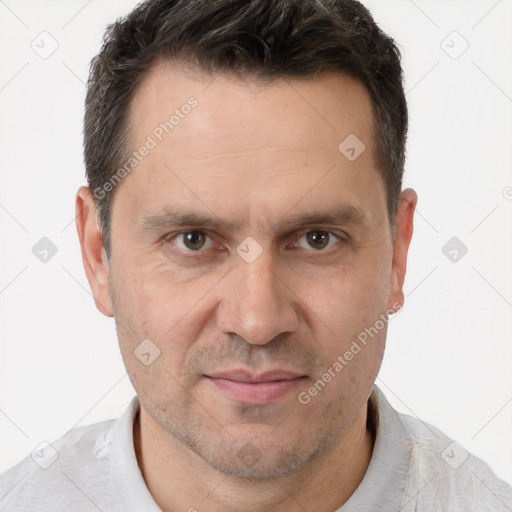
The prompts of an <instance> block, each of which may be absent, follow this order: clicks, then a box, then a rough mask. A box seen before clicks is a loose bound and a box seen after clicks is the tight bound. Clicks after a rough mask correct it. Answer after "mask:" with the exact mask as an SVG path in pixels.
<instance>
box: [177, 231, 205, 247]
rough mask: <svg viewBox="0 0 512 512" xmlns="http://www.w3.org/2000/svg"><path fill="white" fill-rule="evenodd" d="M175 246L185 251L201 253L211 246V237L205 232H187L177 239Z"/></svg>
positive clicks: (179, 235) (180, 234)
mask: <svg viewBox="0 0 512 512" xmlns="http://www.w3.org/2000/svg"><path fill="white" fill-rule="evenodd" d="M174 240H175V245H176V246H177V247H179V248H180V249H182V250H184V251H200V250H201V249H205V246H206V248H208V247H209V246H208V242H209V243H210V244H211V239H210V237H209V236H208V235H207V234H206V233H204V232H203V231H185V232H183V233H179V234H178V235H176V237H175V239H174Z"/></svg>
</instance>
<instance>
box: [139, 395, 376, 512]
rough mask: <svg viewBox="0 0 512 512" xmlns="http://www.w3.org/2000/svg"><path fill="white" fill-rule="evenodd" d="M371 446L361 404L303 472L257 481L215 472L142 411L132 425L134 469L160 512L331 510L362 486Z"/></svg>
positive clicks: (371, 437)
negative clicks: (351, 417)
mask: <svg viewBox="0 0 512 512" xmlns="http://www.w3.org/2000/svg"><path fill="white" fill-rule="evenodd" d="M373 445H374V435H373V433H372V432H371V429H368V428H367V407H366V405H365V406H364V407H363V408H362V409H361V411H360V412H359V414H358V415H357V416H356V418H355V419H354V421H353V422H352V423H351V425H350V426H349V427H348V429H347V430H346V431H345V432H344V434H343V435H342V436H341V437H340V438H339V439H338V441H337V442H336V443H335V445H334V446H332V447H331V448H329V449H327V450H326V451H325V452H324V453H323V454H322V455H320V456H319V457H317V458H316V459H315V460H313V461H311V462H310V463H309V464H308V465H307V466H306V467H304V468H303V469H302V470H300V471H299V472H297V473H295V474H292V475H288V476H285V477H281V478H274V479H261V480H256V479H246V478H239V477H233V476H229V475H225V474H223V473H220V472H218V471H216V470H215V469H213V468H212V467H211V466H209V465H208V464H207V463H206V462H205V461H204V460H203V459H201V458H200V457H198V456H197V455H196V454H195V453H193V452H191V451H190V450H189V449H188V448H187V447H185V446H183V445H182V444H181V443H180V442H179V441H177V440H176V439H174V438H173V437H171V436H170V435H168V434H167V433H164V432H162V430H161V428H160V427H159V426H158V425H157V424H156V423H155V422H154V421H153V419H152V418H151V416H149V414H148V413H147V412H146V411H145V410H144V408H143V407H142V406H141V410H140V414H139V415H137V418H136V421H135V423H134V446H135V452H136V455H137V461H138V464H139V467H140V469H141V471H142V474H143V476H144V480H145V481H146V485H147V486H148V489H149V491H150V493H151V494H152V496H153V498H154V500H155V501H156V503H157V504H158V506H159V507H160V508H161V509H162V510H163V511H164V512H173V511H176V510H187V511H190V512H193V511H194V510H196V511H201V510H208V511H209V512H220V511H222V512H234V511H237V510H244V511H246V512H266V511H285V510H286V511H287V512H299V511H300V512H303V511H304V509H306V510H318V511H332V510H336V509H337V508H339V507H341V506H342V505H343V504H344V503H345V502H346V501H347V500H348V499H349V498H350V496H351V495H352V494H353V492H354V491H355V490H356V488H357V487H358V486H359V484H360V483H361V481H362V479H363V477H364V474H365V472H366V470H367V468H368V465H369V463H370V459H371V455H372V450H373Z"/></svg>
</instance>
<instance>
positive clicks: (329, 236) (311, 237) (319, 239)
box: [299, 230, 339, 251]
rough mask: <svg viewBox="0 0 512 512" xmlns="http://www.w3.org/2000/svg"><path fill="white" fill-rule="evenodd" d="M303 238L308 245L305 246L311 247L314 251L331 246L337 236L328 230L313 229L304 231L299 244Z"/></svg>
mask: <svg viewBox="0 0 512 512" xmlns="http://www.w3.org/2000/svg"><path fill="white" fill-rule="evenodd" d="M303 239H305V240H306V242H307V244H308V246H309V247H305V248H312V249H314V250H316V251H322V250H323V249H326V248H331V247H333V246H334V245H335V243H336V242H337V240H338V239H339V237H338V236H336V235H335V234H333V233H330V232H329V231H321V230H315V231H308V232H307V233H304V234H303V235H302V236H301V237H300V239H299V246H300V244H301V240H303ZM302 247H303V248H304V246H302Z"/></svg>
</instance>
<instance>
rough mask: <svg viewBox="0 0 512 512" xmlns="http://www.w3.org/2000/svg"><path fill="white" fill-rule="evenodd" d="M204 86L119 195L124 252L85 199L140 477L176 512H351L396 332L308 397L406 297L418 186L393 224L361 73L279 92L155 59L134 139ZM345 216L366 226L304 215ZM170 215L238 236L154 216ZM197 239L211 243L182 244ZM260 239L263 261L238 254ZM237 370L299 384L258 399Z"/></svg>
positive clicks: (281, 83) (118, 231) (89, 266)
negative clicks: (230, 379)
mask: <svg viewBox="0 0 512 512" xmlns="http://www.w3.org/2000/svg"><path fill="white" fill-rule="evenodd" d="M191 95H193V96H194V97H195V98H196V99H197V102H198V104H197V106H196V107H195V108H194V109H192V111H191V112H190V114H188V115H187V116H185V117H184V119H182V120H180V123H179V124H178V125H177V126H175V127H174V129H173V131H172V132H171V133H170V134H169V135H168V136H166V137H164V139H163V140H162V142H160V143H159V144H158V145H157V147H156V148H154V149H153V150H152V151H151V152H150V153H149V154H148V156H146V157H145V158H144V159H143V160H142V161H141V162H140V163H139V164H138V165H137V167H136V168H135V169H134V170H133V171H131V173H130V174H129V175H128V176H127V177H126V178H124V179H123V181H122V182H121V183H120V184H119V185H118V186H117V188H116V190H115V200H114V205H113V213H112V225H111V232H112V253H111V257H110V260H107V257H106V255H105V251H104V249H103V241H102V237H101V230H100V226H99V221H98V217H97V213H96V209H95V205H94V201H93V198H92V196H91V193H90V190H89V189H88V188H87V187H81V188H80V189H79V191H78V194H77V198H76V211H77V229H78V234H79V238H80V244H81V247H82V256H83V262H84V267H85V271H86V274H87V278H88V280H89V283H90V286H91V289H92V292H93V295H94V298H95V301H96V305H97V307H98V309H99V310H100V311H101V312H102V313H103V314H105V315H107V316H114V317H115V321H116V326H117V330H118V338H119V344H120V348H121V353H122V356H123V360H124V363H125V366H126V369H127V372H128V375H129V376H130V379H131V381H132V384H133V386H134V388H135V390H136V392H137V395H138V397H139V400H140V403H141V409H140V416H139V418H138V421H137V422H136V424H135V425H134V443H135V450H136V454H137V459H138V462H139V466H140V467H141V470H142V473H143V475H144V478H145V481H146V483H147V485H148V488H149V490H150V492H151V493H152V495H153V497H154V499H155V501H156V502H157V503H158V505H159V506H160V507H161V508H162V510H164V511H174V510H191V509H197V510H198V511H201V510H209V511H220V510H222V511H235V510H244V511H247V512H251V511H271V510H272V511H280V510H286V511H291V512H295V511H299V510H301V511H302V510H304V508H305V509H307V510H309V511H325V512H327V511H332V510H335V509H336V508H338V507H340V506H341V505H342V504H343V503H345V502H346V501H347V499H348V498H349V497H350V495H351V494H352V493H353V492H354V490H355V489H356V488H357V486H358V485H359V483H360V482H361V480H362V479H363V477H364V473H365V471H366V469H367V467H368V464H369V462H370V459H371V453H372V449H373V444H374V439H373V437H372V435H371V433H370V431H369V430H368V429H367V425H366V420H367V400H368V397H369V395H370V393H371V391H372V386H373V384H374V382H375V379H376V376H377V373H378V371H379V368H380V365H381V361H382V357H383V353H384V347H385V340H386V332H387V331H386V324H385V325H384V328H382V329H381V330H380V331H379V333H378V335H377V336H375V337H374V338H372V339H371V340H370V341H369V342H368V344H367V345H366V346H364V347H363V348H362V350H361V351H360V352H359V353H358V354H357V355H355V356H354V357H353V359H352V360H351V361H349V362H347V364H346V366H344V367H343V369H342V370H341V371H338V372H335V376H334V377H332V378H331V379H330V381H329V382H328V383H327V384H326V385H325V387H323V388H322V389H321V390H320V391H318V393H317V394H316V396H312V397H310V398H311V399H310V401H309V402H308V403H307V404H303V403H300V401H299V400H298V396H299V393H301V392H307V391H308V389H310V388H311V386H312V385H313V384H314V383H315V382H316V381H318V379H319V378H321V377H322V375H323V374H324V373H325V372H326V371H327V370H328V369H329V368H332V366H333V364H334V363H335V361H336V360H337V358H338V357H339V356H343V354H344V353H345V352H346V351H347V350H348V349H349V348H350V346H351V343H352V342H353V340H355V339H356V338H357V335H358V334H359V333H361V332H362V331H364V330H365V328H368V327H370V326H373V325H375V323H376V321H377V320H378V319H379V317H380V315H382V314H386V311H388V313H389V312H391V311H397V310H398V309H400V307H401V305H402V304H403V300H404V296H403V290H402V287H403V283H404V278H405V272H406V263H407V251H408V248H409V244H410V240H411V237H412V231H413V215H414V209H415V207H416V203H417V195H416V193H415V192H414V191H413V190H411V189H406V190H404V191H403V192H402V194H401V198H400V204H399V208H398V212H397V215H396V219H395V222H394V233H393V232H392V230H391V226H390V221H389V217H388V214H387V208H386V190H385V187H384V184H383V182H382V179H381V177H380V175H379V174H378V171H377V169H376V164H375V160H374V151H373V148H374V147H375V143H374V135H373V128H372V127H373V114H372V108H371V102H370V98H369V95H368V93H367V92H366V89H365V88H364V86H363V85H362V84H360V83H359V82H358V81H356V80H354V79H353V78H350V77H348V76H345V75H342V74H336V73H328V74H324V75H321V76H319V77H316V78H315V79H287V80H278V81H275V82H273V83H271V84H266V85H265V84H262V83H258V82H256V81H252V80H245V81H241V80H240V79H236V78H235V77H233V76H228V75H216V76H215V77H212V76H203V75H201V74H199V73H194V72H192V70H190V69H188V68H185V67H184V66H183V65H178V64H171V63H158V64H157V65H155V66H154V67H153V68H152V69H151V70H150V72H149V73H148V74H147V76H146V77H145V79H144V81H143V82H142V84H141V86H140V87H139V89H138V91H137V94H136V96H135V98H134V99H133V101H132V104H131V110H130V116H129V124H130V127H131V130H130V138H131V143H132V146H133V148H138V147H140V146H141V145H142V144H144V141H145V140H146V137H147V136H148V135H149V134H151V133H152V131H153V130H154V128H155V127H156V126H158V125H159V123H161V122H162V121H164V120H166V119H168V118H169V115H170V113H172V111H173V110H174V109H175V108H180V106H181V105H183V104H184V103H185V102H186V100H187V98H189V97H190V96H191ZM351 133H353V134H356V135H357V137H358V138H359V139H360V140H361V141H363V142H364V144H365V146H366V150H365V151H364V152H363V153H362V154H361V155H360V156H359V157H358V158H357V159H356V160H355V161H353V162H351V161H349V160H348V159H347V158H346V157H345V156H344V155H343V154H342V153H341V152H340V151H339V150H338V146H339V144H340V143H341V142H342V141H343V140H344V139H345V138H346V137H347V135H349V134H351ZM340 205H351V206H353V207H355V208H357V209H358V210H359V211H360V212H362V216H361V222H360V223H351V222H349V221H348V220H346V219H341V220H340V221H339V222H327V223H321V224H317V223H308V224H302V223H298V222H297V220H296V219H295V220H293V217H297V216H300V215H302V214H305V213H308V212H311V211H313V210H314V211H318V212H324V211H326V210H328V209H329V208H335V207H337V206H340ZM171 208H172V209H178V210H184V209H186V210H187V211H192V212H195V213H198V214H202V215H206V216H208V217H211V218H212V219H215V220H219V219H222V220H223V221H226V222H231V223H234V224H236V225H234V226H231V228H229V229H228V228H227V227H225V226H223V225H221V226H217V227H215V228H214V229H213V228H205V226H204V225H201V224H190V225H189V224H187V225H185V226H163V225H162V226H160V227H158V226H153V228H152V229H150V228H149V227H148V226H147V225H146V224H145V223H144V219H147V218H149V217H154V216H158V215H161V214H162V213H163V212H164V211H165V210H166V209H171ZM194 230H200V231H203V232H204V233H205V236H204V237H203V238H201V234H199V235H198V234H197V233H195V234H196V236H197V235H198V236H199V238H195V239H194V241H193V242H192V243H190V242H187V239H186V238H185V236H183V235H177V233H179V232H184V231H185V232H188V233H190V231H194ZM312 232H313V233H316V235H314V236H313V238H311V236H312ZM319 232H320V233H319ZM192 234H194V233H192ZM249 236H250V237H253V238H254V239H255V240H256V241H257V243H258V244H259V246H260V248H261V250H262V252H261V254H260V255H259V257H258V258H257V259H255V260H254V261H253V262H252V263H248V262H247V261H246V260H244V259H243V258H242V257H240V256H239V254H237V252H236V248H237V247H238V246H239V244H241V242H243V241H244V240H245V239H246V237H249ZM319 240H320V241H319ZM322 240H323V242H322ZM326 240H327V243H325V241H326ZM241 247H245V248H247V247H248V246H244V245H243V244H242V246H241ZM251 250H253V249H251ZM144 339H150V340H151V341H152V343H154V344H155V345H156V346H157V347H158V349H159V350H160V352H161V353H160V356H159V357H158V358H157V359H155V360H154V361H153V362H152V364H150V365H148V366H146V365H144V364H142V363H141V361H140V360H139V359H138V358H137V357H135V355H134V350H135V349H136V348H137V346H138V345H139V344H140V343H141V342H142V340H144ZM239 368H244V369H246V370H248V371H249V372H252V373H254V374H261V373H262V372H263V371H266V370H269V369H286V370H289V371H293V372H296V373H297V374H299V375H300V376H301V378H300V379H297V380H296V381H295V382H294V385H293V386H292V387H291V388H290V389H289V390H288V391H287V392H286V393H284V394H283V395H282V396H279V397H278V398H276V399H271V400H267V401H266V402H265V403H256V404H254V403H247V402H246V401H244V399H240V398H239V397H238V395H237V396H236V397H234V396H233V395H231V394H230V393H229V392H228V391H226V390H225V389H224V388H222V387H221V386H219V385H218V384H219V383H220V384H222V382H221V381H220V380H215V379H212V378H209V377H208V376H211V375H212V374H213V373H215V372H220V371H224V370H232V369H239ZM331 372H332V370H331Z"/></svg>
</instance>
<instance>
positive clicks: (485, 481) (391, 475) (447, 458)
mask: <svg viewBox="0 0 512 512" xmlns="http://www.w3.org/2000/svg"><path fill="white" fill-rule="evenodd" d="M370 405H371V407H370V408H369V410H370V411H371V410H373V411H374V414H375V413H376V414H375V417H374V420H375V425H376V440H375V446H374V450H373V454H372V459H371V461H370V465H369V466H368V469H367V471H366V474H365V476H364V478H363V481H362V482H361V484H360V485H359V487H358V488H357V489H356V490H355V492H354V493H353V494H352V496H351V497H350V499H349V500H348V501H347V502H346V503H345V504H344V505H343V506H342V507H341V508H339V509H338V510H337V511H334V512H376V511H379V512H380V511H385V512H388V511H397V512H398V511H400V512H412V511H416V512H417V511H420V512H434V511H435V512H441V511H442V512H444V511H446V512H459V511H461V512H462V511H463V512H466V511H478V512H486V511H489V512H500V511H503V512H511V511H512V487H510V486H509V485H508V484H506V483H505V482H503V481H501V480H499V479H498V478H497V477H496V476H495V474H494V473H493V472H492V470H491V469H490V468H489V467H488V466H487V464H486V463H484V462H483V461H482V460H480V459H478V458H477V457H475V456H473V455H470V454H468V453H467V452H466V451H465V450H464V448H462V447H461V446H460V445H458V444H457V443H453V442H452V440H451V439H450V438H448V437H447V436H446V435H445V434H443V433H442V432H440V431H439V430H438V429H436V428H435V427H432V426H430V425H428V424H426V423H424V422H422V421H420V420H418V419H416V418H412V417H410V416H407V415H404V414H400V413H398V412H397V411H395V410H394V409H393V408H392V407H391V405H390V404H389V402H388V401H387V400H386V398H385V396H384V394H383V393H382V391H381V390H380V389H379V388H377V386H374V389H373V392H372V395H371V397H370ZM138 408H139V402H138V399H137V397H134V398H133V399H132V401H131V402H130V404H129V406H128V408H127V409H126V411H125V412H124V413H123V415H122V416H121V417H120V418H119V419H117V420H110V421H105V422H102V423H97V424H95V425H89V426H86V427H78V428H75V429H72V430H70V431H69V432H68V433H67V434H65V435H64V436H63V437H61V438H60V439H59V440H57V441H55V442H53V443H51V445H48V446H47V447H45V448H43V449H42V450H41V451H39V452H35V453H33V454H32V456H29V457H27V458H26V459H24V460H22V461H21V462H20V463H19V464H17V465H16V466H14V467H13V468H11V469H10V470H9V471H7V472H5V473H4V474H3V475H1V476H0V511H2V512H11V511H21V512H35V511H38V512H39V511H51V512H59V511H66V512H70V511H71V512H85V511H87V512H89V511H94V512H97V511H98V510H100V511H101V512H109V511H119V512H130V511H134V512H135V511H137V512H161V509H160V508H159V507H158V505H157V504H156V503H155V501H154V500H153V498H152V496H151V494H150V492H149V490H148V488H147V487H146V484H145V482H144V479H143V477H142V473H141V471H140V469H139V467H138V465H137V459H136V456H135V450H134V446H133V421H134V418H135V415H136V413H137V411H138ZM36 461H37V462H36ZM44 468H46V469H44ZM193 507H194V504H193V503H191V508H193ZM196 508H198V510H203V509H204V505H203V507H199V505H198V506H197V507H196Z"/></svg>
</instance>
